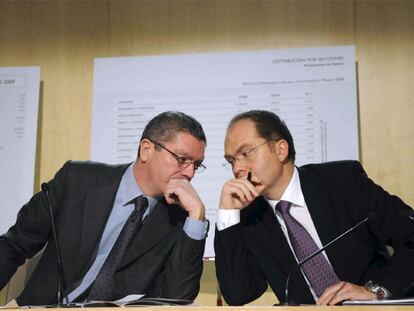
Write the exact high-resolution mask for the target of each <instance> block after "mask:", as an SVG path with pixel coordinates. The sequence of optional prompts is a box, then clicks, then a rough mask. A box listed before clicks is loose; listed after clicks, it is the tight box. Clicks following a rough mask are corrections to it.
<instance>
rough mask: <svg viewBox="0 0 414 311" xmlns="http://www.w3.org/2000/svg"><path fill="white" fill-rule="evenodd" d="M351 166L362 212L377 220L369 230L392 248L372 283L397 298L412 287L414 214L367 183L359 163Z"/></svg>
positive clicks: (372, 183)
mask: <svg viewBox="0 0 414 311" xmlns="http://www.w3.org/2000/svg"><path fill="white" fill-rule="evenodd" d="M354 164H355V166H354V169H353V171H354V173H355V176H356V178H355V180H356V181H357V182H356V189H357V192H358V197H359V198H360V200H359V201H360V202H361V209H368V211H367V212H374V213H375V214H376V215H377V216H378V219H377V220H376V221H374V222H373V223H372V224H371V225H370V228H371V230H372V232H373V234H374V236H375V237H376V239H377V240H378V241H379V243H380V244H381V245H389V246H392V248H393V251H394V253H393V255H392V256H391V257H390V260H389V262H388V264H386V265H385V266H383V267H381V268H380V269H379V270H378V273H376V275H374V276H373V277H372V279H373V281H375V282H377V283H379V284H381V285H382V286H384V287H385V288H387V289H388V290H389V291H391V293H393V295H394V297H395V298H398V297H400V296H402V295H406V294H407V292H408V291H409V290H410V289H411V290H412V288H413V287H414V269H413V263H414V213H413V210H412V209H411V208H410V207H409V206H408V205H406V204H405V203H404V202H403V201H402V200H401V199H400V198H398V197H396V196H394V195H391V194H389V193H388V192H387V191H385V190H384V189H382V188H381V187H380V186H378V185H377V184H375V183H374V182H373V181H372V180H371V179H369V178H368V176H367V175H366V173H365V172H364V170H363V169H362V167H361V165H360V164H359V163H358V162H354ZM374 264H375V262H374Z"/></svg>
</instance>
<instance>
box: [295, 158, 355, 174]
mask: <svg viewBox="0 0 414 311" xmlns="http://www.w3.org/2000/svg"><path fill="white" fill-rule="evenodd" d="M298 171H299V173H311V172H313V173H318V174H324V173H326V174H331V173H333V172H335V173H336V174H341V173H344V174H349V173H350V172H352V171H363V168H362V165H361V163H360V162H359V161H356V160H342V161H331V162H325V163H318V164H306V165H303V166H301V167H298Z"/></svg>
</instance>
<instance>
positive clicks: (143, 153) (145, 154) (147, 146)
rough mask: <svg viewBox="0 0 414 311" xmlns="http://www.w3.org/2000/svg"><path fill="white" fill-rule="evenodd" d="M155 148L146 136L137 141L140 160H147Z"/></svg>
mask: <svg viewBox="0 0 414 311" xmlns="http://www.w3.org/2000/svg"><path fill="white" fill-rule="evenodd" d="M154 150H155V148H154V144H153V143H152V142H151V141H150V140H149V139H147V138H144V139H143V140H141V142H140V143H139V158H140V160H141V161H142V162H146V161H148V159H149V158H150V157H151V155H152V154H153V152H154Z"/></svg>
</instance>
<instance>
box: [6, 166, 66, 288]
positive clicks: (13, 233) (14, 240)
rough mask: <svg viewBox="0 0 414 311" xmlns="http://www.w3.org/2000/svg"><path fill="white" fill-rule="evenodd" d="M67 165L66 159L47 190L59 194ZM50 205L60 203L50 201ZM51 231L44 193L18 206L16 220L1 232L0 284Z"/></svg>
mask: <svg viewBox="0 0 414 311" xmlns="http://www.w3.org/2000/svg"><path fill="white" fill-rule="evenodd" d="M67 167H68V163H66V164H65V165H64V166H63V167H62V169H61V170H60V171H59V172H58V173H57V174H56V176H55V178H54V179H53V180H52V181H51V182H50V183H49V189H50V192H53V195H54V197H56V198H59V197H61V193H60V191H61V190H62V189H64V186H63V181H64V176H65V174H66V170H67ZM55 203H56V202H55ZM52 206H59V205H58V204H53V203H52ZM55 213H56V211H55ZM50 233H51V225H50V214H49V209H48V203H47V200H46V195H45V194H44V193H43V192H39V193H37V194H35V195H34V196H33V197H32V198H31V200H30V201H29V202H28V203H26V204H25V205H24V206H23V207H22V208H21V209H20V211H19V213H18V214H17V219H16V223H15V224H14V225H13V226H12V227H11V228H10V229H9V230H8V231H7V233H5V234H3V235H2V236H0V266H1V269H0V288H3V287H4V286H5V285H6V284H7V282H8V281H9V279H10V278H11V277H12V276H13V274H14V273H15V272H16V269H17V268H18V267H19V266H20V265H22V264H23V263H24V262H25V260H26V259H28V258H31V257H33V256H34V255H36V254H37V253H38V252H39V251H40V250H41V249H42V248H43V246H44V245H45V244H46V242H47V241H48V239H49V236H50Z"/></svg>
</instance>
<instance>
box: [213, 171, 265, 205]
mask: <svg viewBox="0 0 414 311" xmlns="http://www.w3.org/2000/svg"><path fill="white" fill-rule="evenodd" d="M263 188H264V186H263V185H262V184H256V185H254V184H253V183H252V182H250V181H248V180H247V176H245V177H242V178H233V179H230V180H228V181H227V182H226V183H225V184H224V186H223V189H222V191H221V197H220V208H222V209H243V208H245V207H246V206H247V205H249V204H250V203H251V202H253V200H254V199H256V198H257V197H258V196H259V195H260V192H261V191H262V190H263Z"/></svg>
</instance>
